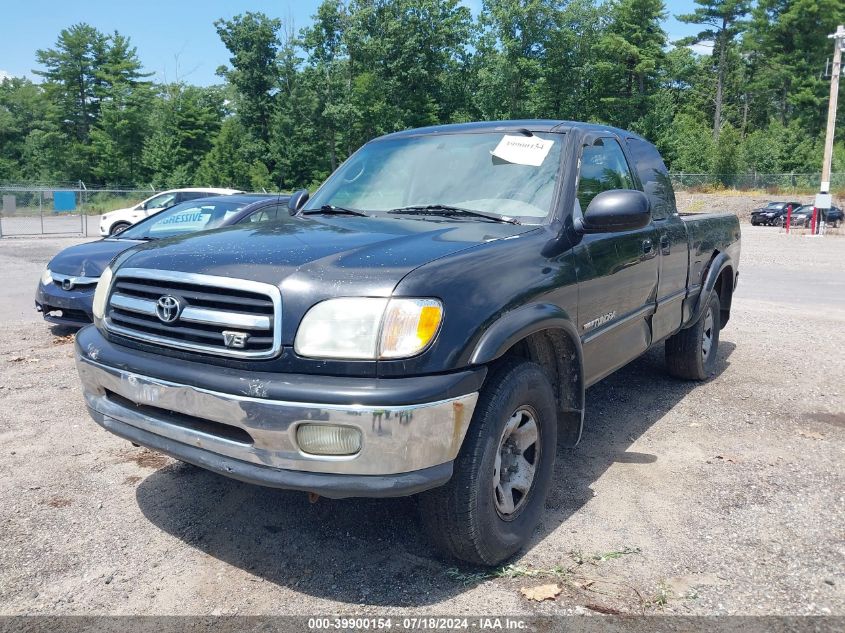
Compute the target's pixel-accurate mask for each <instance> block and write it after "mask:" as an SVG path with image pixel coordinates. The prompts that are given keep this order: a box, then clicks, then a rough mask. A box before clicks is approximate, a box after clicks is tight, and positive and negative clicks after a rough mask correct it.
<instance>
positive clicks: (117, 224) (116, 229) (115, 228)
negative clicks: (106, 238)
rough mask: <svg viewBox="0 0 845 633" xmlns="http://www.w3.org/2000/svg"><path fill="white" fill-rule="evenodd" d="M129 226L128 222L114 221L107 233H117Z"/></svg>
mask: <svg viewBox="0 0 845 633" xmlns="http://www.w3.org/2000/svg"><path fill="white" fill-rule="evenodd" d="M130 226H132V225H131V224H129V222H115V223H114V224H112V225H111V229H109V235H117V234H118V233H121V232H123V231H125V230H126V229H128V228H129V227H130Z"/></svg>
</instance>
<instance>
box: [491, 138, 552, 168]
mask: <svg viewBox="0 0 845 633" xmlns="http://www.w3.org/2000/svg"><path fill="white" fill-rule="evenodd" d="M554 143H555V142H554V141H549V140H546V139H544V138H540V137H539V136H508V135H507V134H506V135H505V136H503V137H502V140H501V141H499V144H498V145H497V146H496V149H494V150H493V151H492V152H490V153H491V154H492V155H493V156H495V157H496V158H501V159H502V160H504V161H507V162H509V163H514V164H516V165H531V166H532V167H539V166H540V165H542V164H543V161H544V160H546V156H548V155H549V150H550V149H552V145H554Z"/></svg>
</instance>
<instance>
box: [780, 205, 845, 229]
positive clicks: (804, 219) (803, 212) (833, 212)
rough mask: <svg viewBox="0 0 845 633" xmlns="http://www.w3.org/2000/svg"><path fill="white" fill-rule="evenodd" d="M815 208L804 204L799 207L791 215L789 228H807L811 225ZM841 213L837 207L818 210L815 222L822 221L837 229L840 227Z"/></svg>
mask: <svg viewBox="0 0 845 633" xmlns="http://www.w3.org/2000/svg"><path fill="white" fill-rule="evenodd" d="M814 209H815V207H814V206H813V205H812V204H805V205H804V206H802V207H799V208H798V210H796V211H794V212H793V213H792V225H791V226H803V227H805V228H809V227H810V226H811V225H812V223H813V210H814ZM842 218H843V213H842V209H840V208H839V207H831V208H830V209H819V213H818V214H817V215H816V221H824V222H825V223H826V224H827V225H828V226H830V227H832V228H839V227H840V226H841V225H842Z"/></svg>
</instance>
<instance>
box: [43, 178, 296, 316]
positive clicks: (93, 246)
mask: <svg viewBox="0 0 845 633" xmlns="http://www.w3.org/2000/svg"><path fill="white" fill-rule="evenodd" d="M288 198H289V196H281V197H280V196H271V195H253V194H240V195H231V196H225V197H224V196H214V197H211V198H200V199H197V200H192V201H190V202H183V203H182V204H178V205H176V206H175V207H170V208H169V209H167V210H166V211H162V212H161V213H159V214H157V215H155V216H153V217H148V218H146V219H144V220H141V221H140V222H138V223H137V224H136V225H135V226H132V227H130V228H128V229H126V230H125V231H122V232H121V233H119V234H118V235H115V236H113V237H109V238H106V239H102V240H97V241H96V242H87V243H85V244H77V245H76V246H71V247H69V248H66V249H64V250H63V251H61V252H60V253H59V254H58V255H56V256H55V257H54V258H53V259H51V260H50V262H49V263H48V264H47V268H46V269H44V272H43V274H42V275H41V280H40V282H39V284H38V289H37V290H36V292H35V308H36V309H37V310H38V311H39V312H41V314H42V315H43V316H44V320H45V321H48V322H50V323H55V324H58V325H65V326H70V327H81V326H83V325H87V324H89V323H91V301H92V300H93V298H94V288H95V286H96V285H97V281H99V279H100V275H101V274H102V272H103V269H104V268H105V267H106V265H108V263H109V262H110V261H111V260H112V259H113V258H114V257H115V256H117V255H118V254H120V253H122V252H123V251H126V250H128V249H130V248H132V247H133V246H138V245H139V244H143V243H144V242H149V241H153V240H159V239H162V238H166V237H175V236H179V235H186V234H188V233H194V232H196V231H207V230H209V229H213V228H218V227H222V226H229V225H230V224H240V223H247V222H248V223H254V222H265V221H268V220H274V219H276V217H277V216H278V214H279V213H280V212H281V213H282V214H283V215H287V201H288Z"/></svg>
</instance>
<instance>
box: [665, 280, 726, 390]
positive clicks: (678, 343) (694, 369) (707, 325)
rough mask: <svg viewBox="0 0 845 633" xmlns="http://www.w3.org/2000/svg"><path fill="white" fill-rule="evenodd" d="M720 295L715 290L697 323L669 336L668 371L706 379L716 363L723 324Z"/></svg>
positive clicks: (695, 378) (667, 347) (680, 376)
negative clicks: (720, 330)
mask: <svg viewBox="0 0 845 633" xmlns="http://www.w3.org/2000/svg"><path fill="white" fill-rule="evenodd" d="M720 306H721V304H720V303H719V295H718V294H716V293H715V292H713V293H712V294H711V295H710V300H709V301H708V303H707V307H706V308H705V309H704V313H703V314H702V315H701V317H700V318H699V319H698V321H697V322H696V323H695V325H693V326H691V327H688V328H687V329H685V330H681V331H680V332H678V333H677V334H675V335H674V336H671V337H669V338H668V339H666V367H667V369H668V370H669V374H671V375H672V376H675V377H676V378H682V379H684V380H704V379H705V378H707V377H708V376H709V375H710V374H711V373H713V368H714V367H715V365H716V356H717V355H718V353H719V329H720V327H721V318H720V315H721V312H720Z"/></svg>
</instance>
